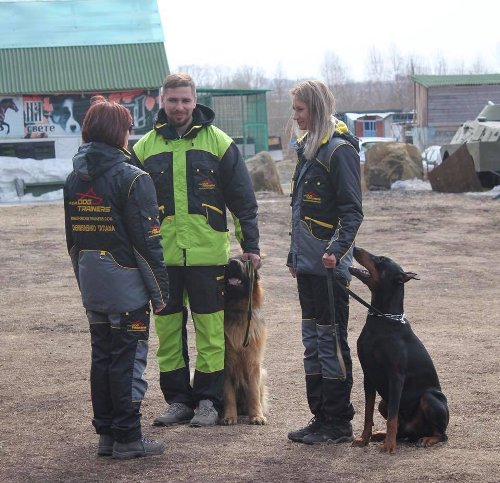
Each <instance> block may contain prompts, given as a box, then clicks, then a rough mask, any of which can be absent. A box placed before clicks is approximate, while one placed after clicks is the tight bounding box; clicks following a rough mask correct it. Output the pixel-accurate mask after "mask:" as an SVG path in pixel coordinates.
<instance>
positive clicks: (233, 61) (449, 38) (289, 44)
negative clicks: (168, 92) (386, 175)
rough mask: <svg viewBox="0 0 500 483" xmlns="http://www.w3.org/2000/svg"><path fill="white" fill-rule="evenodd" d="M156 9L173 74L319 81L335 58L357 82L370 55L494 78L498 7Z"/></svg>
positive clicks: (327, 3)
mask: <svg viewBox="0 0 500 483" xmlns="http://www.w3.org/2000/svg"><path fill="white" fill-rule="evenodd" d="M158 7H159V10H160V16H161V19H162V24H163V30H164V35H165V45H166V51H167V59H168V62H169V67H170V71H171V72H176V71H178V69H179V67H180V66H183V65H192V64H195V65H199V66H210V67H216V66H223V67H229V68H230V69H234V70H235V69H236V68H238V67H240V66H243V65H247V66H252V67H254V68H261V69H263V71H264V74H265V75H266V77H276V74H277V73H278V72H280V71H281V72H282V73H283V74H284V75H283V77H285V78H288V79H303V78H321V67H322V64H323V63H324V59H325V54H326V53H327V52H333V53H334V54H336V55H337V56H338V57H339V58H340V59H341V61H342V64H343V65H344V66H345V67H346V71H347V73H348V77H349V78H350V79H353V80H356V81H361V80H367V77H368V76H367V69H366V67H367V64H368V59H369V54H370V51H371V50H372V49H373V48H374V49H376V51H377V52H379V53H380V54H382V55H383V56H384V58H387V59H388V58H389V57H390V53H391V52H393V51H396V52H397V53H398V54H399V55H400V56H403V57H404V58H410V57H414V58H418V59H420V60H421V61H422V62H423V63H425V64H426V65H429V66H430V67H432V66H434V65H435V64H436V62H437V60H438V59H439V58H444V59H445V60H446V64H447V65H448V66H452V65H455V64H462V65H464V66H465V68H466V69H467V68H469V67H472V66H473V65H474V64H475V63H476V62H477V60H478V59H480V60H481V63H482V65H484V66H485V67H487V68H488V73H500V28H499V24H498V19H499V18H500V2H499V1H498V0H483V1H479V2H478V1H476V2H460V1H457V0H419V1H413V2H411V1H408V2H404V1H401V0H397V1H394V0H384V1H380V2H377V1H373V0H351V1H349V0H347V1H343V2H338V1H335V0H305V1H301V2H299V1H297V0H251V1H250V0H247V1H241V0H212V1H211V2H207V1H206V0H191V1H190V2H179V1H173V0H158ZM465 73H466V72H465Z"/></svg>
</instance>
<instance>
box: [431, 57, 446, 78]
mask: <svg viewBox="0 0 500 483" xmlns="http://www.w3.org/2000/svg"><path fill="white" fill-rule="evenodd" d="M434 73H435V74H436V75H446V74H448V63H447V62H446V59H445V58H444V56H443V55H442V54H439V55H438V56H437V57H436V60H435V63H434Z"/></svg>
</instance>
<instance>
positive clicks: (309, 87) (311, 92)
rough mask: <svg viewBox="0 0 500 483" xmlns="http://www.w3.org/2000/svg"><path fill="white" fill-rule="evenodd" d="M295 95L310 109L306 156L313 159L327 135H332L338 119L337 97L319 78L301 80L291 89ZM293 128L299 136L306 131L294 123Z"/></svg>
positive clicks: (329, 136) (291, 92)
mask: <svg viewBox="0 0 500 483" xmlns="http://www.w3.org/2000/svg"><path fill="white" fill-rule="evenodd" d="M290 94H291V95H292V96H293V97H297V98H298V99H300V100H301V101H302V102H303V103H304V104H305V105H306V106H307V108H308V110H309V124H308V130H307V136H306V137H305V144H304V156H305V157H306V158H307V159H313V158H314V155H315V154H316V152H317V151H318V149H319V148H320V146H321V142H322V140H323V138H324V137H325V136H328V139H330V138H331V137H332V134H333V132H334V131H335V128H336V126H337V122H338V119H337V118H336V117H335V116H334V112H335V97H334V96H333V93H332V91H331V90H330V89H328V87H327V86H326V85H325V84H324V83H323V82H321V81H319V80H307V81H302V82H299V83H298V84H297V85H296V86H295V87H294V88H292V89H291V90H290ZM293 130H294V133H295V135H296V136H297V137H300V136H302V135H303V134H304V133H303V131H301V130H300V129H299V128H298V125H297V123H296V122H294V123H293Z"/></svg>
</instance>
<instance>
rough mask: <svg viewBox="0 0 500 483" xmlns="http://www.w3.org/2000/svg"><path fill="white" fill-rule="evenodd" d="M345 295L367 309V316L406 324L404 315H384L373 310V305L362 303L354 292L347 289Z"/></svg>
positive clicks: (377, 310) (375, 309)
mask: <svg viewBox="0 0 500 483" xmlns="http://www.w3.org/2000/svg"><path fill="white" fill-rule="evenodd" d="M347 293H348V294H349V295H350V296H351V297H352V298H353V299H355V300H357V301H358V302H359V303H360V304H361V305H364V306H365V307H366V308H367V309H368V311H369V312H368V315H373V316H375V317H384V318H386V319H392V320H396V321H398V322H401V323H402V324H406V322H408V321H407V320H406V317H405V314H404V313H403V314H384V313H383V312H381V311H380V310H379V309H377V308H375V307H374V306H373V305H371V304H369V303H368V302H366V301H364V300H363V299H362V298H361V297H360V296H359V295H356V294H355V293H354V292H352V291H351V290H349V289H347Z"/></svg>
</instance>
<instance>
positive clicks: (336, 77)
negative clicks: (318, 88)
mask: <svg viewBox="0 0 500 483" xmlns="http://www.w3.org/2000/svg"><path fill="white" fill-rule="evenodd" d="M321 74H322V75H323V79H324V81H325V83H326V85H327V86H328V87H330V88H331V89H332V88H334V87H335V86H338V85H340V84H345V83H346V81H347V68H346V66H345V64H344V63H343V62H342V60H341V59H340V57H339V56H338V55H337V54H335V53H334V52H331V51H328V52H326V54H325V57H324V61H323V65H322V67H321Z"/></svg>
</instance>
